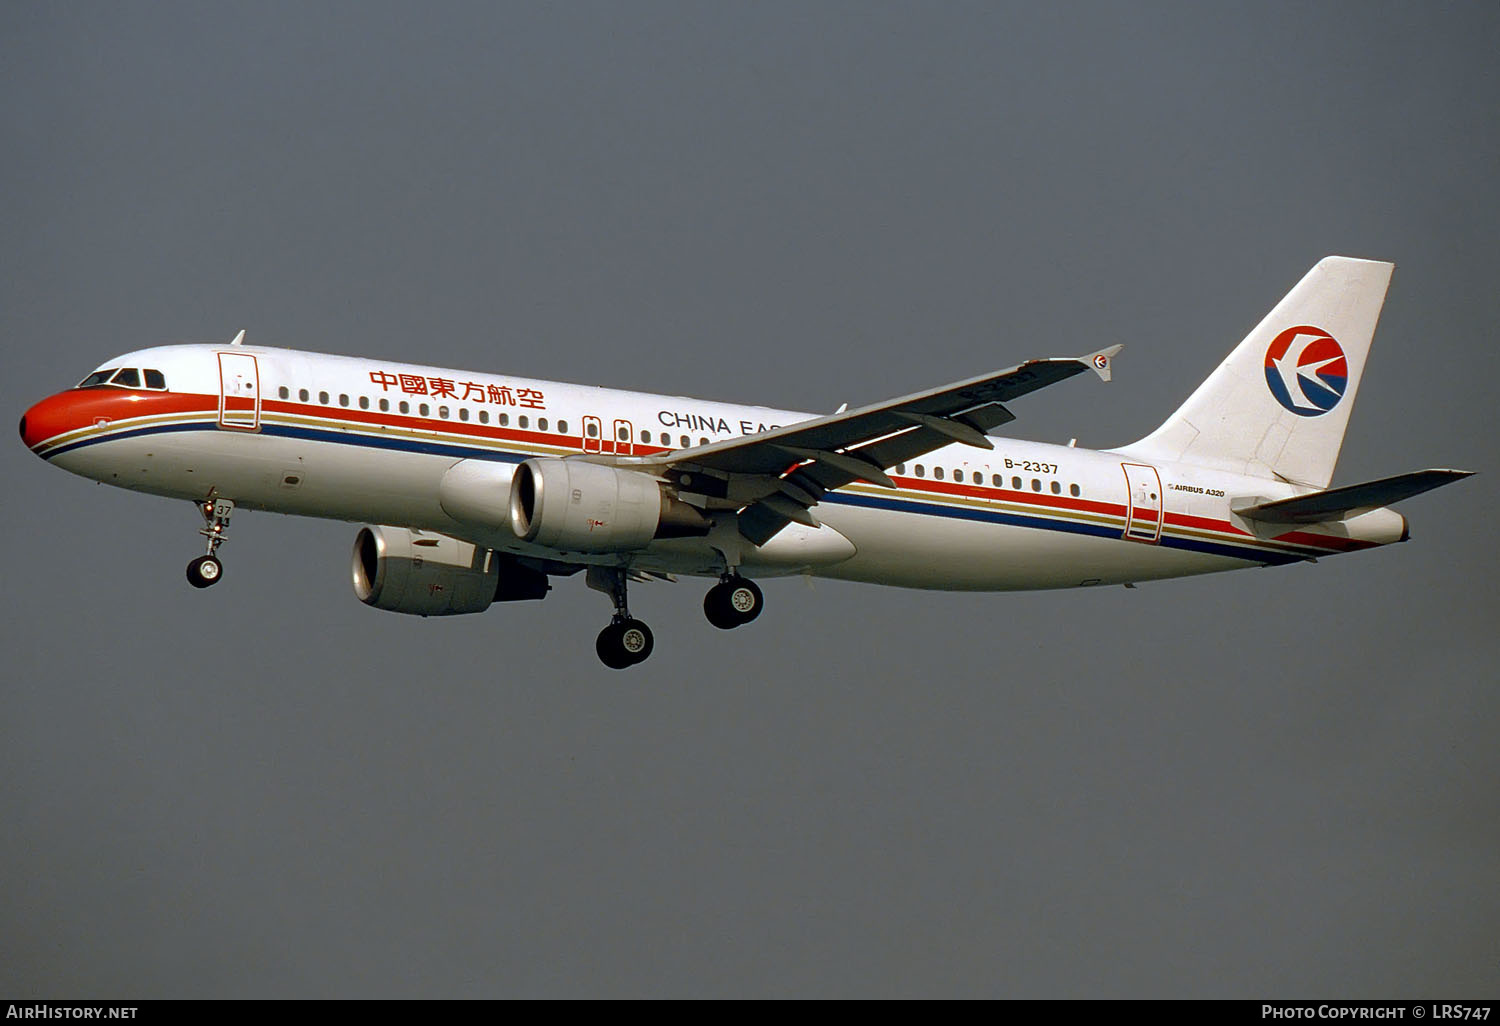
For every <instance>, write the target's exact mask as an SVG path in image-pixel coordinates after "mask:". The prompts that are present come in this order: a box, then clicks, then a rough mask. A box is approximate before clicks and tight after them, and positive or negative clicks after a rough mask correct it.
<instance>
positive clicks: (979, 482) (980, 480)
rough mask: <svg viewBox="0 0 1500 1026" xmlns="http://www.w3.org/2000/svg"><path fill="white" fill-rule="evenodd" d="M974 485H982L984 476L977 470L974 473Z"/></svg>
mask: <svg viewBox="0 0 1500 1026" xmlns="http://www.w3.org/2000/svg"><path fill="white" fill-rule="evenodd" d="M974 483H975V484H977V485H982V484H984V475H983V474H981V473H980V472H979V471H977V470H976V471H974Z"/></svg>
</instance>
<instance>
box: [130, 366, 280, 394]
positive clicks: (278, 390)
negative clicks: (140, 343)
mask: <svg viewBox="0 0 1500 1026" xmlns="http://www.w3.org/2000/svg"><path fill="white" fill-rule="evenodd" d="M148 373H149V372H148ZM276 394H277V395H279V396H281V398H283V399H290V398H291V397H292V390H291V389H290V388H287V387H286V386H285V385H282V386H281V387H280V388H278V389H277V390H276Z"/></svg>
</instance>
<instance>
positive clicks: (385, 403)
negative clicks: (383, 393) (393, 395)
mask: <svg viewBox="0 0 1500 1026" xmlns="http://www.w3.org/2000/svg"><path fill="white" fill-rule="evenodd" d="M390 408H391V401H390V400H389V399H382V400H380V412H381V413H385V412H387V411H388V410H389V409H390Z"/></svg>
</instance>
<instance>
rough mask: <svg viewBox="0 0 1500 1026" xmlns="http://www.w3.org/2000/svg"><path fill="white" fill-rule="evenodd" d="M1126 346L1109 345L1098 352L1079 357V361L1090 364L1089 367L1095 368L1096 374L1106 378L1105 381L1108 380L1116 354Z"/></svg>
mask: <svg viewBox="0 0 1500 1026" xmlns="http://www.w3.org/2000/svg"><path fill="white" fill-rule="evenodd" d="M1124 348H1125V347H1124V346H1108V347H1107V348H1104V349H1101V350H1099V351H1098V352H1095V353H1089V354H1088V355H1087V356H1080V357H1078V362H1079V363H1085V364H1088V365H1089V367H1091V368H1092V369H1093V371H1094V373H1095V374H1097V375H1099V377H1100V378H1102V379H1104V380H1105V381H1108V380H1109V375H1110V368H1111V366H1112V365H1113V362H1114V358H1115V356H1116V354H1118V353H1119V352H1120V350H1121V349H1124Z"/></svg>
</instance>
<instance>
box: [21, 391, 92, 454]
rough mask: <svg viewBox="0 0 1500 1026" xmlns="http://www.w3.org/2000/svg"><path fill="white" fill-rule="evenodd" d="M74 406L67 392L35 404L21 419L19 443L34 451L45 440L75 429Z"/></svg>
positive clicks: (76, 418) (75, 412) (75, 416)
mask: <svg viewBox="0 0 1500 1026" xmlns="http://www.w3.org/2000/svg"><path fill="white" fill-rule="evenodd" d="M76 405H77V404H76V403H75V402H71V401H70V398H69V393H67V392H63V393H61V394H59V395H53V396H48V397H47V398H46V399H43V400H42V401H41V402H39V403H36V404H35V405H33V406H32V407H31V409H29V410H27V411H26V413H25V414H24V415H23V416H22V417H21V425H20V430H21V441H23V442H25V443H26V447H27V448H28V449H31V450H33V451H34V450H35V449H36V447H37V446H38V445H40V444H41V443H43V442H45V441H46V440H47V439H49V438H52V437H55V436H56V435H60V434H62V433H63V432H64V431H70V430H72V429H73V428H75V427H77V426H78V425H77V424H76V423H75V422H76V421H77V420H78V417H77V415H76V414H77V411H76V410H75V409H74V407H75V406H76Z"/></svg>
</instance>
